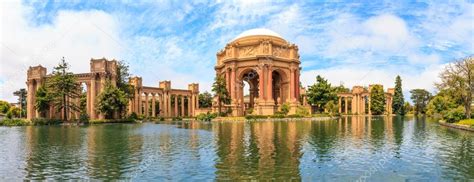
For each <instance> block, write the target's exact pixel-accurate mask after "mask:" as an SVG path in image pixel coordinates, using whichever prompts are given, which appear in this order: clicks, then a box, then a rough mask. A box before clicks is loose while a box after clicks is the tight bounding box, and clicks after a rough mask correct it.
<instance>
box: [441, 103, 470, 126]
mask: <svg viewBox="0 0 474 182" xmlns="http://www.w3.org/2000/svg"><path fill="white" fill-rule="evenodd" d="M443 118H444V119H445V120H446V122H448V123H454V122H456V121H460V120H463V119H465V118H466V116H465V115H464V107H462V106H459V107H457V108H452V109H449V110H448V111H447V112H446V114H444V117H443Z"/></svg>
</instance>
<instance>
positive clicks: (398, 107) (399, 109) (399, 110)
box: [392, 75, 405, 115]
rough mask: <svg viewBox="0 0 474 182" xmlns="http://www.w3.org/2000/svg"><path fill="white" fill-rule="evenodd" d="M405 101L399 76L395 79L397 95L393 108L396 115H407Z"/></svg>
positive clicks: (394, 98) (394, 96)
mask: <svg viewBox="0 0 474 182" xmlns="http://www.w3.org/2000/svg"><path fill="white" fill-rule="evenodd" d="M404 104H405V100H404V99H403V91H402V79H401V78H400V75H397V78H396V79H395V94H394V95H393V103H392V108H393V112H394V113H395V114H399V115H405V107H403V106H404Z"/></svg>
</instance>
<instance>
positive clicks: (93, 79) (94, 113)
mask: <svg viewBox="0 0 474 182" xmlns="http://www.w3.org/2000/svg"><path fill="white" fill-rule="evenodd" d="M95 85H96V80H95V76H94V78H92V80H91V108H90V118H91V119H97V118H96V112H95V95H96V91H97V90H96V87H95Z"/></svg>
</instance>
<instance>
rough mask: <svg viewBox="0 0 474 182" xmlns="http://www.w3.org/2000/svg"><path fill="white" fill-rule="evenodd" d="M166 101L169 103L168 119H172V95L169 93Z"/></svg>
mask: <svg viewBox="0 0 474 182" xmlns="http://www.w3.org/2000/svg"><path fill="white" fill-rule="evenodd" d="M166 101H167V109H168V110H167V116H168V117H171V116H172V115H171V93H169V92H168V93H167V96H166Z"/></svg>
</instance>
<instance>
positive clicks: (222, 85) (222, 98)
mask: <svg viewBox="0 0 474 182" xmlns="http://www.w3.org/2000/svg"><path fill="white" fill-rule="evenodd" d="M212 91H213V92H214V94H215V95H216V96H217V104H218V110H219V114H220V113H221V111H222V104H223V103H225V104H229V103H230V97H229V92H228V91H227V88H226V82H225V78H224V77H222V76H216V78H215V80H214V84H212Z"/></svg>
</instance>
